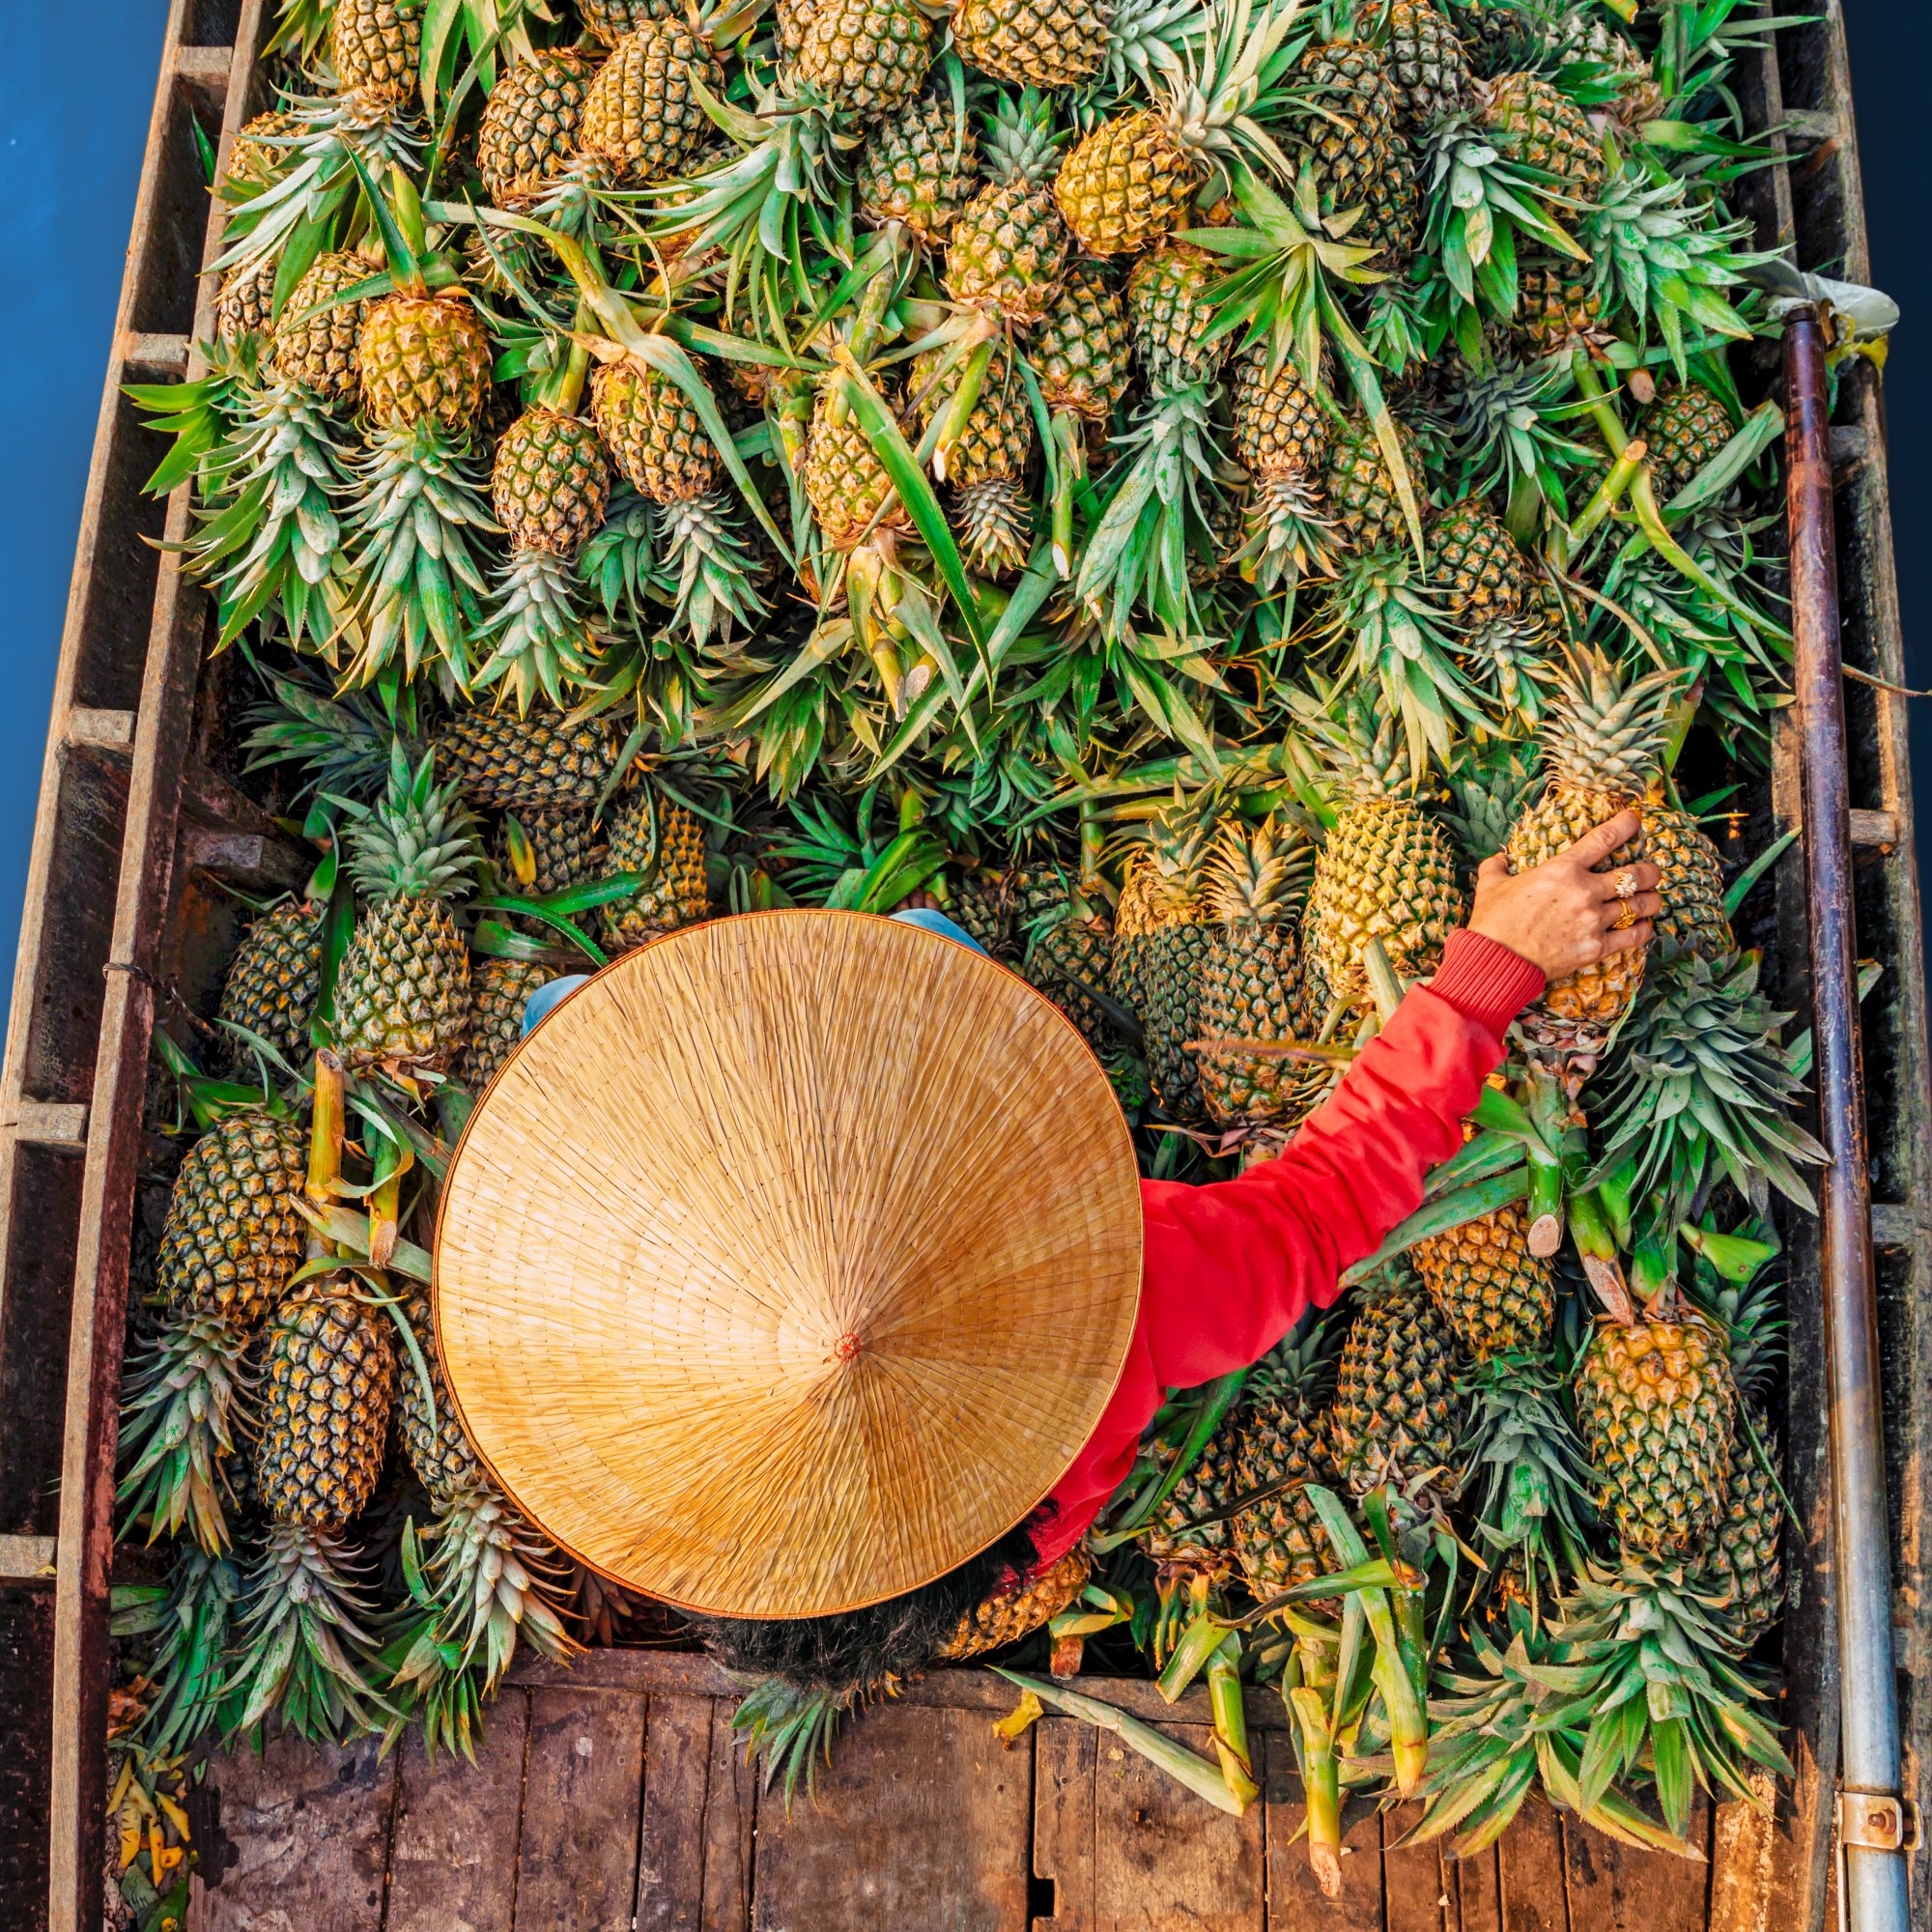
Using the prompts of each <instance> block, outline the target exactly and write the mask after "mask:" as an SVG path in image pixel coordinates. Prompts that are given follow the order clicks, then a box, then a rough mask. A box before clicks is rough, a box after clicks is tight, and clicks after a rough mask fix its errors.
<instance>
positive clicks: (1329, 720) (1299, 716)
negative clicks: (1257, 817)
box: [1285, 685, 1425, 828]
mask: <svg viewBox="0 0 1932 1932" xmlns="http://www.w3.org/2000/svg"><path fill="white" fill-rule="evenodd" d="M1288 705H1289V714H1290V735H1289V738H1288V741H1287V746H1286V753H1285V755H1286V760H1287V762H1288V763H1289V764H1290V765H1291V766H1292V767H1293V770H1294V772H1295V774H1296V778H1295V789H1296V793H1297V796H1298V797H1299V798H1300V799H1301V802H1302V803H1303V804H1304V805H1305V806H1307V807H1308V809H1309V810H1311V811H1312V812H1313V813H1314V814H1315V815H1316V816H1317V817H1318V818H1319V819H1321V822H1322V823H1323V824H1324V825H1327V826H1329V827H1331V828H1332V826H1333V824H1334V821H1335V818H1336V816H1337V815H1338V813H1339V812H1341V811H1343V810H1348V809H1349V808H1350V806H1355V805H1363V804H1367V803H1369V802H1370V801H1371V800H1374V799H1381V798H1387V799H1412V798H1413V797H1414V796H1415V793H1416V791H1417V790H1418V789H1419V787H1420V785H1421V783H1422V781H1423V778H1424V776H1425V774H1424V773H1423V772H1418V771H1417V770H1416V768H1415V766H1414V763H1413V761H1412V760H1411V759H1410V758H1409V757H1408V756H1407V755H1406V752H1407V745H1406V732H1405V731H1404V728H1403V725H1402V723H1401V721H1400V720H1399V719H1398V718H1396V717H1393V716H1391V715H1390V714H1389V713H1388V712H1387V711H1385V710H1382V709H1381V708H1379V707H1378V706H1377V705H1376V704H1375V703H1374V701H1373V700H1372V699H1371V698H1370V696H1369V695H1368V694H1367V693H1366V692H1363V691H1357V692H1355V693H1353V694H1352V695H1348V696H1345V695H1344V693H1343V692H1342V691H1341V689H1340V688H1339V687H1337V686H1334V685H1330V686H1327V687H1325V688H1323V687H1321V686H1318V687H1317V688H1316V689H1314V690H1312V691H1299V690H1291V691H1290V692H1289V693H1288Z"/></svg>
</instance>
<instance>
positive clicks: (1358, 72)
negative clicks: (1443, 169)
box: [1297, 40, 1422, 273]
mask: <svg viewBox="0 0 1932 1932" xmlns="http://www.w3.org/2000/svg"><path fill="white" fill-rule="evenodd" d="M1297 74H1298V79H1299V83H1300V85H1301V87H1302V88H1303V89H1304V90H1305V91H1306V92H1307V94H1308V96H1309V98H1310V100H1311V103H1312V104H1311V109H1310V112H1309V113H1308V114H1307V116H1306V117H1305V120H1304V123H1303V127H1302V133H1301V156H1302V159H1303V161H1304V164H1305V165H1307V166H1309V167H1310V168H1312V170H1313V172H1314V176H1315V182H1316V188H1317V192H1318V193H1319V194H1320V196H1321V208H1322V212H1323V213H1326V214H1329V215H1337V216H1340V215H1349V214H1351V213H1356V212H1357V211H1359V213H1358V214H1357V218H1356V219H1355V221H1354V223H1353V225H1352V226H1351V227H1350V229H1349V230H1348V233H1347V236H1346V238H1345V239H1346V240H1348V241H1351V242H1354V243H1356V244H1358V245H1367V246H1370V247H1372V248H1374V249H1375V251H1376V252H1375V254H1374V255H1373V256H1371V257H1370V262H1369V266H1371V267H1373V268H1375V269H1377V270H1390V271H1394V272H1397V273H1400V272H1402V271H1403V270H1405V269H1406V267H1407V265H1408V262H1409V259H1410V257H1411V256H1413V255H1414V253H1415V249H1416V244H1417V242H1418V241H1420V240H1421V237H1422V193H1421V189H1420V187H1419V186H1418V185H1417V183H1416V178H1415V157H1414V155H1413V154H1412V153H1411V151H1410V149H1409V146H1408V143H1407V141H1406V139H1405V138H1404V135H1403V131H1402V120H1403V115H1404V97H1403V95H1402V94H1401V93H1400V92H1399V91H1398V89H1397V86H1396V84H1395V82H1394V81H1393V80H1392V79H1391V78H1390V75H1389V71H1388V69H1387V67H1386V65H1385V64H1384V62H1383V59H1382V56H1381V55H1380V54H1379V53H1378V52H1377V51H1376V49H1375V48H1373V47H1371V46H1369V45H1368V44H1367V43H1364V42H1361V41H1351V40H1338V41H1325V42H1322V43H1320V44H1319V45H1316V46H1313V47H1311V48H1310V49H1309V50H1308V51H1307V52H1306V53H1305V54H1303V55H1302V57H1301V61H1300V63H1299V67H1298V70H1297Z"/></svg>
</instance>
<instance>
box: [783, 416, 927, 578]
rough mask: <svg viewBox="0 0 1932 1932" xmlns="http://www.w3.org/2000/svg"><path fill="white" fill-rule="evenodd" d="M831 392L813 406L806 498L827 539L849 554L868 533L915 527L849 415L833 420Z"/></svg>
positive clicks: (883, 470) (806, 468)
mask: <svg viewBox="0 0 1932 1932" xmlns="http://www.w3.org/2000/svg"><path fill="white" fill-rule="evenodd" d="M831 393H832V392H831V390H830V389H824V390H821V391H820V392H819V396H818V400H817V402H816V403H815V404H814V405H813V406H812V412H811V435H810V440H809V441H808V443H807V445H806V457H805V494H806V496H807V497H809V498H810V502H811V508H812V512H813V514H814V515H815V516H816V517H817V518H818V524H819V527H820V528H821V529H822V530H824V532H825V537H826V541H827V542H828V543H830V544H831V545H832V547H833V549H834V550H841V551H849V550H853V549H856V548H857V547H858V546H859V545H860V544H862V543H864V542H865V541H866V540H867V536H868V534H871V535H876V534H879V533H889V532H893V531H897V530H909V529H911V528H912V516H911V513H910V512H909V511H908V510H907V509H906V507H905V505H904V504H903V503H902V502H900V501H899V496H898V492H897V491H896V490H895V489H894V488H893V482H892V478H891V477H890V476H888V475H887V474H886V470H885V466H884V465H883V464H882V463H880V461H879V459H878V458H877V457H876V456H874V455H873V454H872V445H871V444H870V443H869V442H867V440H866V434H865V432H864V431H863V430H862V429H861V428H860V427H859V425H858V423H857V422H856V421H855V420H854V419H853V416H852V414H851V412H850V411H847V412H846V413H845V415H844V418H843V420H842V421H837V422H835V421H834V420H833V412H832V407H831Z"/></svg>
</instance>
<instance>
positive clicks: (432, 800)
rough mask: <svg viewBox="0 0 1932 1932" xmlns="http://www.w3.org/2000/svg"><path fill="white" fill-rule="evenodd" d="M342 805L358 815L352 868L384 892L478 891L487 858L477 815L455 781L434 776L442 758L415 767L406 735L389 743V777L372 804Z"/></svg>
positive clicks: (437, 894) (441, 894) (365, 884)
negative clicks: (476, 873) (478, 879)
mask: <svg viewBox="0 0 1932 1932" xmlns="http://www.w3.org/2000/svg"><path fill="white" fill-rule="evenodd" d="M336 803H337V804H339V805H340V806H341V807H342V809H343V810H345V811H346V812H348V813H349V814H350V816H351V817H352V818H353V819H354V820H355V824H354V825H353V826H351V828H350V830H349V835H348V838H349V850H350V859H349V873H350V876H351V878H353V879H354V880H355V884H356V886H357V887H358V888H359V889H360V890H361V891H362V892H364V893H367V894H369V895H372V896H375V897H379V898H436V899H457V898H461V897H463V896H464V895H466V894H468V893H469V892H470V891H472V890H473V889H474V884H475V881H474V880H473V879H472V878H470V877H469V874H470V873H471V872H473V871H474V869H475V868H476V867H478V866H479V865H480V864H481V863H482V859H483V848H482V845H481V842H480V841H479V839H478V838H477V834H476V821H475V820H474V818H472V817H471V816H470V813H469V808H468V807H466V806H465V805H463V804H462V803H461V801H460V800H459V799H458V797H457V793H456V787H455V786H454V785H453V784H451V785H439V784H438V783H437V782H436V756H435V753H433V752H425V753H423V755H422V758H421V760H420V761H419V762H418V763H417V764H416V766H415V767H414V769H413V770H412V769H411V766H410V761H409V757H408V754H407V753H405V752H404V750H403V746H402V744H401V741H400V740H398V741H397V742H396V743H394V744H393V745H392V746H391V747H390V751H389V774H388V783H387V786H386V788H385V790H384V796H383V799H382V801H381V802H380V803H379V804H377V805H374V806H368V805H363V804H361V803H359V802H358V801H356V800H355V799H347V798H344V799H338V800H336Z"/></svg>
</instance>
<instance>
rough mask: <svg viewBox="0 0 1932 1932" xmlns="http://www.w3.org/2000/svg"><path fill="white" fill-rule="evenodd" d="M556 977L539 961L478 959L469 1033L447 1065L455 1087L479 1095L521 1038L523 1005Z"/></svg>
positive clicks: (472, 976) (472, 985) (471, 977)
mask: <svg viewBox="0 0 1932 1932" xmlns="http://www.w3.org/2000/svg"><path fill="white" fill-rule="evenodd" d="M556 977H557V969H556V968H555V967H554V966H552V965H547V964H546V963H545V962H544V961H543V960H541V959H479V960H477V961H476V962H475V964H474V965H473V966H472V967H471V968H470V975H469V1034H468V1035H467V1037H465V1039H464V1042H463V1051H462V1052H461V1053H459V1054H458V1055H457V1057H456V1064H455V1065H453V1066H452V1067H451V1068H450V1071H451V1073H452V1075H453V1076H454V1077H455V1079H456V1082H457V1084H458V1085H459V1086H462V1087H467V1088H469V1091H470V1093H472V1094H481V1093H482V1091H483V1090H484V1088H486V1087H487V1086H489V1084H490V1083H491V1081H492V1080H494V1079H495V1078H496V1077H497V1072H498V1070H499V1069H500V1068H501V1066H502V1065H503V1063H504V1062H505V1061H506V1060H508V1059H509V1057H510V1056H511V1054H513V1053H514V1052H515V1051H516V1050H517V1042H518V1041H519V1040H520V1039H522V1038H523V1037H524V1008H525V1006H526V1005H527V1004H528V1001H529V997H530V995H531V994H532V993H534V992H535V991H536V989H537V988H538V987H539V986H542V985H546V984H548V983H549V981H551V980H554V979H555V978H556Z"/></svg>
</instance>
